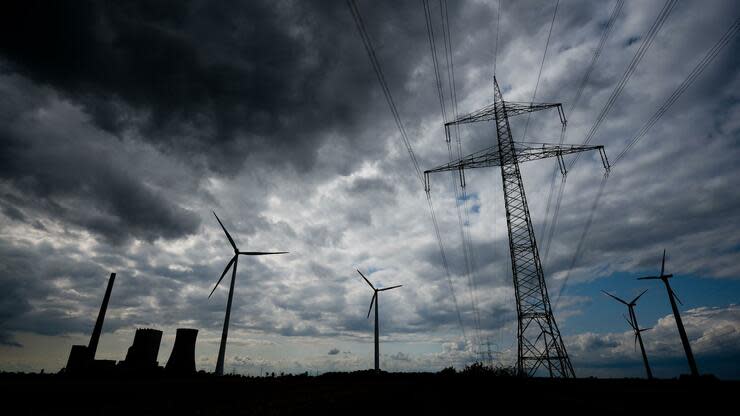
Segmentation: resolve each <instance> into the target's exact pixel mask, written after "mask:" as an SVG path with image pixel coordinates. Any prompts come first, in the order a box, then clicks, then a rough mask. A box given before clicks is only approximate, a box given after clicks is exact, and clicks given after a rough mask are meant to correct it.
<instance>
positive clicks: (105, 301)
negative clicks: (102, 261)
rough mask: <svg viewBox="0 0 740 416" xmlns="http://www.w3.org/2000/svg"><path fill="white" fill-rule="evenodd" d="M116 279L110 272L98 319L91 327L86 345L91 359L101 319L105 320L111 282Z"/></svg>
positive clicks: (96, 345)
mask: <svg viewBox="0 0 740 416" xmlns="http://www.w3.org/2000/svg"><path fill="white" fill-rule="evenodd" d="M115 281H116V274H115V273H111V274H110V279H108V288H107V289H105V296H103V304H102V305H100V312H98V319H97V320H96V321H95V328H94V329H93V333H92V336H91V337H90V344H89V345H88V346H87V350H88V354H89V356H90V359H91V360H94V359H95V352H96V351H97V350H98V340H100V332H101V331H102V329H103V321H105V312H106V311H107V310H108V300H110V292H111V290H113V283H114V282H115Z"/></svg>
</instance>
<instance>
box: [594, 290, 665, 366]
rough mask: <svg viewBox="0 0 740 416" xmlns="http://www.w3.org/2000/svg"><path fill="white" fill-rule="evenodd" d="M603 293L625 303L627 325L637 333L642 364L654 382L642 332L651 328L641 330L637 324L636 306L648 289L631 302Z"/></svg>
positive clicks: (636, 337)
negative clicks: (627, 317)
mask: <svg viewBox="0 0 740 416" xmlns="http://www.w3.org/2000/svg"><path fill="white" fill-rule="evenodd" d="M602 292H604V294H606V295H607V296H611V297H612V298H614V299H615V300H616V301H617V302H619V303H623V304H624V305H626V306H627V309H628V310H629V319H627V323H628V324H629V325H630V327H632V330H633V331H634V332H635V344H637V342H638V341H639V342H640V351H642V362H643V363H644V364H645V371H646V372H647V378H648V380H652V379H653V372H652V371H651V370H650V364H648V358H647V354H646V353H645V345H643V343H642V335H641V333H642V332H644V331H647V330H649V329H650V328H644V329H640V326H639V325H638V324H637V314H636V313H635V305H637V299H640V296H642V295H644V294H645V292H647V289H646V290H643V291H642V293H640V294H639V295H637V297H636V298H634V299H632V300H631V301H630V302H627V301H625V300H623V299H620V298H618V297H616V296H614V295H612V294H611V293H609V292H606V291H603V290H602ZM625 319H626V318H625Z"/></svg>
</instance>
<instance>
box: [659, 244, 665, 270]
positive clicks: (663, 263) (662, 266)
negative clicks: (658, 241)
mask: <svg viewBox="0 0 740 416" xmlns="http://www.w3.org/2000/svg"><path fill="white" fill-rule="evenodd" d="M664 271H665V249H663V262H662V263H660V275H661V276H663V272H664Z"/></svg>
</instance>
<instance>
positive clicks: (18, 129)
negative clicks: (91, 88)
mask: <svg viewBox="0 0 740 416" xmlns="http://www.w3.org/2000/svg"><path fill="white" fill-rule="evenodd" d="M13 92H14V93H16V94H20V92H19V91H13ZM22 101H23V100H22V99H19V100H16V101H15V103H12V104H11V103H7V104H4V105H2V106H1V107H2V109H3V111H4V112H5V114H12V115H14V116H15V120H14V121H13V122H11V123H7V124H3V125H2V126H0V135H1V136H2V141H0V155H1V156H0V178H2V179H3V180H4V184H0V187H2V189H3V190H4V191H5V192H4V195H3V196H2V199H3V203H2V205H3V212H4V213H6V215H8V217H10V218H12V219H15V220H18V221H23V222H28V221H29V218H33V217H37V218H38V215H37V214H43V215H44V216H45V217H51V218H53V220H54V221H61V222H62V223H64V224H73V225H76V226H79V227H82V228H83V229H86V230H88V231H90V232H93V233H95V234H98V235H101V236H103V237H105V238H106V239H108V240H109V241H112V242H122V241H126V240H127V239H129V238H130V237H135V238H140V239H143V240H147V241H153V240H155V239H157V238H165V239H172V238H178V237H182V236H184V235H187V234H191V233H193V232H194V231H195V230H196V229H197V227H198V225H199V223H200V221H199V220H198V219H197V218H196V217H194V216H193V214H192V213H191V212H190V211H188V210H186V209H183V208H182V207H179V206H178V205H176V204H173V203H172V202H171V201H168V200H167V199H166V198H165V197H164V196H163V195H162V193H161V192H158V191H157V190H156V189H154V188H153V187H151V186H148V185H147V184H146V183H145V182H144V179H143V178H139V177H137V176H135V174H133V173H132V172H131V171H130V170H129V168H131V167H134V166H131V165H128V164H127V161H125V160H124V159H123V158H122V156H123V155H121V154H120V152H117V151H116V150H117V149H110V148H104V147H101V143H100V141H101V138H100V137H95V136H92V137H91V136H86V134H87V133H89V132H87V131H85V129H82V128H79V126H77V125H72V126H70V125H68V124H67V123H66V121H65V120H62V119H57V120H45V119H43V116H39V114H38V112H37V109H36V108H35V107H33V106H32V105H28V106H18V105H17V104H19V102H22ZM63 111H67V110H63ZM66 116H69V117H71V118H73V117H75V116H76V114H75V113H74V111H72V110H71V109H69V113H68V114H66ZM3 185H4V186H3ZM24 211H25V212H26V214H24Z"/></svg>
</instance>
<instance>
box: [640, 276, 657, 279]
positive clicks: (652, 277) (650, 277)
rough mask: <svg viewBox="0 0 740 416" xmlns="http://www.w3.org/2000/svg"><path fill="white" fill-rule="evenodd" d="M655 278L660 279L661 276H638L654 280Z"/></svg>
mask: <svg viewBox="0 0 740 416" xmlns="http://www.w3.org/2000/svg"><path fill="white" fill-rule="evenodd" d="M654 279H660V276H645V277H638V278H637V280H654Z"/></svg>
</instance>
